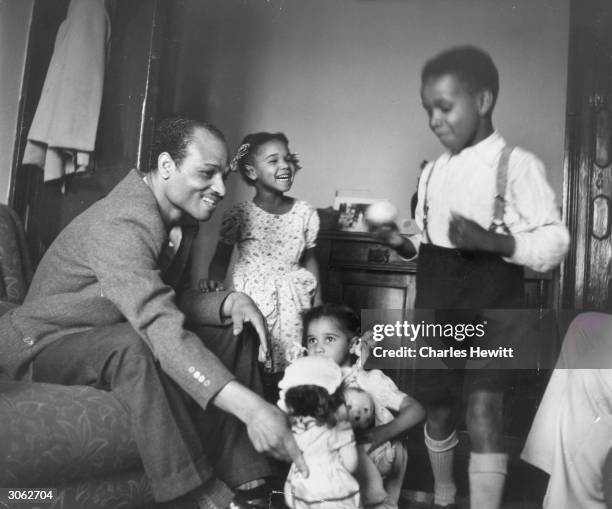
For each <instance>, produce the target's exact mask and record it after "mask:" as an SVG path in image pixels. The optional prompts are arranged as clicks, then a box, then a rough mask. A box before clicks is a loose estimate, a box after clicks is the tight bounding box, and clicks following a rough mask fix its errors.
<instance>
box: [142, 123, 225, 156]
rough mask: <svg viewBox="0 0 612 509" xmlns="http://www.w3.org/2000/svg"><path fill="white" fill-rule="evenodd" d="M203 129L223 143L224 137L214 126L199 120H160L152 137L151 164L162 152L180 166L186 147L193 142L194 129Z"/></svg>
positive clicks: (185, 153)
mask: <svg viewBox="0 0 612 509" xmlns="http://www.w3.org/2000/svg"><path fill="white" fill-rule="evenodd" d="M198 128H200V129H204V130H205V131H206V132H208V133H209V134H210V135H212V136H214V137H215V138H217V139H218V140H219V141H222V142H223V143H225V136H224V135H223V133H222V132H221V131H220V130H219V129H218V128H217V127H215V126H214V125H212V124H209V123H208V122H203V121H201V120H195V119H191V118H185V117H170V118H165V119H163V120H161V121H160V122H159V123H158V124H157V127H156V128H155V134H154V136H153V149H152V156H153V159H152V161H153V164H157V158H158V157H159V155H160V154H161V153H163V152H167V153H168V154H170V157H171V158H172V160H173V161H174V162H175V163H176V164H180V163H181V162H182V161H183V159H184V158H185V156H186V155H187V147H188V146H189V144H190V143H191V141H192V140H193V134H194V132H195V130H196V129H198Z"/></svg>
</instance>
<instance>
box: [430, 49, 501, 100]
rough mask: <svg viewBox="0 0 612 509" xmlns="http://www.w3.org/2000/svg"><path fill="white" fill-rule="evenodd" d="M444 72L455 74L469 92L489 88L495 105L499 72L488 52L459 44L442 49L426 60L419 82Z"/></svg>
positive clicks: (441, 74)
mask: <svg viewBox="0 0 612 509" xmlns="http://www.w3.org/2000/svg"><path fill="white" fill-rule="evenodd" d="M445 74H452V75H454V76H456V77H457V78H458V79H459V80H461V81H462V82H463V83H465V84H466V85H467V87H468V89H469V91H470V92H471V93H475V92H479V91H481V90H485V89H486V90H490V91H491V93H492V94H493V106H495V102H496V101H497V94H498V93H499V73H498V72H497V67H495V63H494V62H493V59H492V58H491V57H490V55H489V54H488V53H486V52H484V51H483V50H481V49H480V48H476V47H475V46H459V47H455V48H450V49H448V50H446V51H443V52H442V53H439V54H438V55H436V56H435V57H433V58H432V59H431V60H428V61H427V63H426V64H425V66H424V67H423V70H422V71H421V83H425V82H426V81H427V80H428V79H430V78H439V77H441V76H444V75H445Z"/></svg>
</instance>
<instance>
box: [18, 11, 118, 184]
mask: <svg viewBox="0 0 612 509" xmlns="http://www.w3.org/2000/svg"><path fill="white" fill-rule="evenodd" d="M109 36H110V20H109V17H108V14H107V12H106V9H105V6H104V0H71V2H70V5H69V7H68V14H67V16H66V19H65V20H64V21H63V23H62V24H61V26H60V28H59V30H58V33H57V38H56V40H55V48H54V50H53V56H52V57H51V62H50V64H49V69H48V71H47V76H46V78H45V83H44V85H43V89H42V93H41V96H40V100H39V102H38V107H37V108H36V113H35V115H34V120H33V121H32V126H31V127H30V132H29V133H28V142H27V145H26V148H25V152H24V156H23V164H34V165H36V166H39V167H41V168H42V169H43V171H44V180H45V182H46V181H49V180H54V179H58V178H63V177H64V176H65V175H69V174H70V173H75V172H77V171H84V170H87V169H89V168H90V167H92V165H93V151H94V147H95V141H96V131H97V128H98V119H99V116H100V106H101V103H102V87H103V84H104V66H105V63H106V45H107V42H108V40H109Z"/></svg>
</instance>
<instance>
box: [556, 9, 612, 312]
mask: <svg viewBox="0 0 612 509" xmlns="http://www.w3.org/2000/svg"><path fill="white" fill-rule="evenodd" d="M604 2H605V0H603V1H602V0H571V7H570V34H569V46H568V48H569V51H568V78H567V102H566V108H567V109H566V125H565V146H564V161H563V219H564V221H565V223H566V224H567V225H568V228H569V231H570V235H571V244H570V249H569V252H568V255H567V257H566V259H565V261H564V263H563V264H562V266H561V269H560V286H561V288H560V292H558V299H557V302H556V307H557V309H561V308H565V309H574V308H577V309H585V308H586V307H587V304H586V302H587V300H588V295H586V292H587V291H588V289H587V288H585V287H586V282H587V281H588V279H587V278H588V267H587V264H586V263H585V262H586V260H588V259H589V258H590V246H589V242H587V238H586V234H587V230H586V228H587V225H589V224H590V223H591V219H592V218H591V210H590V206H587V203H589V200H590V179H591V169H592V166H593V164H594V163H593V160H592V157H591V156H585V154H588V153H589V152H590V151H591V149H592V147H593V144H594V135H593V132H592V124H593V121H594V119H593V113H594V111H595V108H594V104H593V101H592V97H591V93H592V90H593V89H594V87H595V76H594V73H595V71H594V65H593V64H594V60H593V59H594V54H595V52H594V51H593V48H595V47H596V45H597V44H598V43H599V44H600V47H605V48H607V49H608V50H610V48H612V33H611V32H610V30H609V27H607V26H606V25H607V23H603V22H602V19H601V17H600V15H601V12H604V13H605V16H604V19H606V16H607V17H608V18H609V16H610V13H611V10H610V7H608V6H606V5H605V3H604ZM604 9H607V10H605V11H604ZM584 190H588V192H589V198H587V199H586V200H585V198H584V196H583V192H584ZM611 297H612V296H610V295H609V296H608V300H609V299H610V298H611ZM602 304H604V303H602Z"/></svg>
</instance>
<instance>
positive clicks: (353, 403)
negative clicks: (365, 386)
mask: <svg viewBox="0 0 612 509" xmlns="http://www.w3.org/2000/svg"><path fill="white" fill-rule="evenodd" d="M344 400H345V402H346V409H347V411H348V416H349V420H350V421H351V426H353V429H368V428H371V427H372V426H373V425H374V401H373V400H372V397H371V396H370V395H369V394H368V393H367V392H365V391H361V390H356V389H346V391H344Z"/></svg>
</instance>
